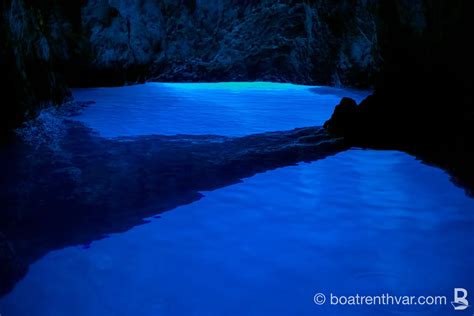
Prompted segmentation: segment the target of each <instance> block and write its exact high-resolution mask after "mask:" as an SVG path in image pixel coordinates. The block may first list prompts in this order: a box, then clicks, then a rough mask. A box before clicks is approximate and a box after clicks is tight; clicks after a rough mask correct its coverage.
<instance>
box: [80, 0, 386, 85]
mask: <svg viewBox="0 0 474 316" xmlns="http://www.w3.org/2000/svg"><path fill="white" fill-rule="evenodd" d="M374 12H375V4H374V3H373V1H363V0H352V1H348V0H345V1H328V0H323V1H314V2H308V1H301V0H300V1H236V0H214V1H202V0H201V1H199V0H193V1H191V0H186V1H184V0H182V1H171V0H161V1H158V2H157V1H153V0H90V1H87V4H86V5H85V6H84V7H83V10H82V27H83V34H84V40H85V42H86V43H87V44H86V45H87V47H88V55H89V57H90V59H89V60H86V61H85V64H86V65H87V67H80V70H82V73H80V74H79V75H75V77H76V78H81V81H83V80H84V78H86V82H75V84H89V85H97V84H114V83H116V84H121V81H122V82H123V81H128V82H134V81H140V80H161V81H229V80H246V81H249V80H250V81H252V80H272V81H285V82H294V83H304V84H327V85H344V86H356V87H367V86H370V85H371V83H372V82H373V76H374V74H375V72H376V70H377V68H378V64H379V63H378V62H379V60H378V58H377V54H378V51H377V34H376V26H375V18H374V14H375V13H374ZM84 69H87V70H86V71H84ZM71 73H76V72H74V71H72V72H71ZM111 77H115V78H114V79H112V80H111V79H110V78H111ZM88 79H90V80H91V81H89V80H88ZM94 81H95V82H94Z"/></svg>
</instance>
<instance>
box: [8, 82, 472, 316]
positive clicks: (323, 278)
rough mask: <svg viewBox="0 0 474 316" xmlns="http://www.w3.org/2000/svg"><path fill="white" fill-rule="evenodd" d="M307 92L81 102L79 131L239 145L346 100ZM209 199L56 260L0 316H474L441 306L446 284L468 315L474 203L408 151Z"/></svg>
mask: <svg viewBox="0 0 474 316" xmlns="http://www.w3.org/2000/svg"><path fill="white" fill-rule="evenodd" d="M309 89H310V88H308V87H301V86H291V85H280V84H275V85H273V84H201V85H196V84H193V85H191V84H147V85H139V86H132V87H124V88H107V89H105V88H104V89H90V90H89V89H87V90H77V91H75V95H76V97H77V98H78V99H82V100H95V101H96V102H97V103H96V104H94V105H91V106H90V107H89V108H87V109H86V110H85V112H84V113H83V114H82V115H80V116H79V117H77V119H78V120H80V121H83V122H85V123H86V124H88V125H89V126H90V127H92V128H93V129H95V130H96V131H97V132H98V133H99V134H100V135H102V136H104V137H116V136H126V135H127V136H130V135H141V134H154V133H159V134H179V133H186V134H200V133H204V134H218V135H244V134H250V133H254V132H261V131H269V130H280V129H289V128H294V127H301V126H306V125H320V124H321V122H323V121H324V120H325V119H326V118H327V117H328V116H329V114H330V113H331V112H332V109H333V107H334V105H335V104H336V103H337V101H338V99H339V98H340V95H341V94H344V93H345V92H344V91H342V90H332V89H326V88H315V89H314V90H309ZM317 89H320V93H319V94H318V93H317ZM162 90H163V91H164V92H161V91H162ZM328 91H329V92H331V93H328ZM346 93H347V94H351V95H353V96H355V97H357V96H358V97H360V98H362V97H363V92H360V93H359V92H354V91H347V92H346ZM221 113H222V115H221ZM328 113H329V114H328ZM203 194H204V195H205V197H204V198H203V199H201V200H199V201H197V202H195V203H193V204H190V205H186V206H181V207H178V208H176V209H174V210H173V211H170V212H167V213H164V214H162V215H161V217H160V218H153V219H150V220H151V222H150V223H149V224H147V225H143V226H138V227H135V228H134V229H132V230H130V231H128V232H126V233H123V234H116V235H111V236H110V237H109V238H107V239H104V240H101V241H97V242H94V243H93V244H92V245H91V247H90V248H88V249H84V248H83V247H70V248H66V249H62V250H58V251H54V252H51V253H49V254H48V255H47V256H45V257H44V258H42V259H41V260H39V261H38V262H36V263H35V264H33V265H32V266H31V267H30V271H29V273H28V275H27V276H26V277H25V278H24V279H23V280H22V281H21V282H20V283H19V284H18V285H17V286H16V288H15V289H14V291H13V292H12V293H11V294H9V295H8V296H7V297H5V298H4V299H3V300H1V301H0V313H1V314H2V316H3V315H7V316H8V315H35V316H43V315H44V316H46V315H47V316H52V315H68V316H69V315H71V316H74V315H88V316H95V315H102V316H103V315H150V316H152V315H219V316H220V315H415V314H416V315H450V314H453V315H471V314H472V310H471V311H469V310H467V311H464V312H455V311H454V310H453V308H452V307H451V305H450V304H449V302H450V301H451V300H452V297H453V289H454V288H455V287H462V288H466V289H468V290H470V293H471V295H473V297H472V298H471V300H472V302H474V276H473V267H474V238H472V237H473V233H474V200H472V199H470V198H468V197H466V196H465V194H464V193H463V191H462V190H461V189H459V188H457V187H456V186H454V185H453V184H452V183H451V182H450V181H449V177H448V175H446V174H445V173H444V172H443V171H441V170H439V169H437V168H434V167H430V166H427V165H424V164H422V163H421V162H419V161H417V160H416V159H415V158H413V157H411V156H409V155H407V154H405V153H401V152H396V151H373V150H359V149H353V150H349V151H346V152H343V153H340V154H338V155H336V156H332V157H329V158H326V159H324V160H320V161H317V162H314V163H309V164H299V165H297V166H290V167H286V168H281V169H278V170H274V171H269V172H266V173H263V174H258V175H256V176H254V177H252V178H249V179H245V180H244V181H243V182H242V183H239V184H235V185H232V186H229V187H225V188H222V189H219V190H216V191H212V192H203ZM318 292H321V293H324V294H326V295H329V294H330V293H334V294H335V295H356V294H360V295H381V294H385V293H389V294H392V295H425V296H427V295H445V296H447V298H448V305H443V306H431V307H429V306H330V305H327V304H326V305H323V306H317V305H316V304H314V302H313V296H314V295H315V294H316V293H318ZM472 302H471V304H473V303H472Z"/></svg>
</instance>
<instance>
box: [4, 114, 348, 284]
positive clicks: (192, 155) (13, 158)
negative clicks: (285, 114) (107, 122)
mask: <svg viewBox="0 0 474 316" xmlns="http://www.w3.org/2000/svg"><path fill="white" fill-rule="evenodd" d="M39 123H41V122H38V124H39ZM46 124H48V126H49V120H48V121H46ZM59 124H63V126H61V127H59V130H60V131H61V133H53V134H54V135H57V137H58V138H59V141H58V142H56V144H55V146H50V144H48V143H45V142H44V141H43V139H42V137H43V136H42V135H38V137H39V138H40V139H38V142H35V141H33V140H32V139H31V137H30V136H31V135H30V134H29V133H26V135H27V136H28V137H27V138H26V140H27V141H28V143H16V144H13V145H12V147H11V148H10V149H9V150H4V151H2V154H1V155H0V162H1V164H0V166H1V167H2V175H3V177H2V178H0V209H1V210H2V211H1V212H0V231H1V232H3V233H4V234H5V235H7V236H8V243H5V242H3V243H2V245H8V247H6V246H2V247H1V249H3V250H2V269H3V274H4V278H6V279H7V280H9V282H2V283H1V285H2V286H1V287H2V289H1V292H3V293H5V292H6V291H8V290H10V289H11V286H12V285H13V284H14V283H13V282H11V281H17V280H18V279H19V278H20V277H21V276H22V275H23V273H24V267H22V266H19V265H17V264H16V263H15V262H19V261H21V262H25V264H26V265H28V264H30V263H32V262H34V261H35V260H37V259H38V258H40V257H42V256H43V255H45V254H46V253H48V252H49V251H51V250H54V249H60V248H63V247H67V246H72V245H81V244H86V245H87V244H90V243H91V242H93V241H94V240H98V239H101V238H104V237H105V236H107V235H108V234H111V233H118V232H123V231H127V230H129V229H130V228H132V227H134V226H136V225H140V224H143V223H145V222H146V220H144V219H145V218H147V217H151V216H154V215H156V214H158V213H161V212H164V211H168V210H171V209H173V208H175V207H177V206H180V205H183V204H188V203H191V202H193V201H196V200H198V199H200V198H201V197H202V195H201V193H200V192H201V191H209V190H215V189H218V188H221V187H224V186H228V185H231V184H234V183H237V182H239V181H241V179H243V178H246V177H251V176H253V175H255V174H256V173H260V172H265V171H267V170H271V169H275V168H280V167H284V166H288V165H294V164H296V163H299V162H304V161H314V160H318V159H323V158H325V157H327V156H329V155H333V154H336V153H338V152H340V151H342V150H345V149H346V148H347V147H346V145H345V143H344V142H343V141H341V140H338V139H334V138H333V137H331V136H329V135H328V133H327V132H326V131H324V129H322V128H320V127H312V128H301V129H295V130H292V131H285V132H271V133H263V134H255V135H250V136H245V137H238V138H234V137H222V136H211V135H204V136H190V135H188V136H187V135H179V136H158V135H157V136H142V137H126V138H119V139H113V140H111V139H104V138H101V137H99V136H97V135H95V134H93V133H91V131H90V130H88V129H86V128H84V127H83V126H82V125H81V124H80V123H74V122H70V121H67V120H62V121H60V123H59ZM34 128H35V129H37V128H38V127H34ZM20 135H22V136H23V134H20ZM47 135H49V134H47ZM10 249H13V250H14V253H15V256H14V257H12V255H11V254H12V252H11V251H10ZM16 260H19V261H16ZM3 262H4V263H3Z"/></svg>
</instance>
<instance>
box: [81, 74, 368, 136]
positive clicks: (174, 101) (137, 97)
mask: <svg viewBox="0 0 474 316" xmlns="http://www.w3.org/2000/svg"><path fill="white" fill-rule="evenodd" d="M347 95H349V96H351V97H353V98H354V99H355V100H357V101H361V100H362V99H363V98H364V97H365V96H366V95H367V92H361V91H347V90H341V89H335V88H328V87H308V86H298V85H291V84H281V83H266V82H256V83H217V84H215V83H213V84H209V83H182V84H177V83H171V84H167V83H148V84H145V85H136V86H129V87H121V88H98V89H78V90H75V91H74V96H75V97H76V99H77V100H80V101H92V100H93V101H96V102H97V103H96V104H95V105H92V106H90V107H88V108H87V109H86V110H85V111H84V112H83V113H82V114H81V115H80V117H79V118H78V119H79V120H81V121H82V122H85V123H86V124H88V125H89V126H91V127H93V128H94V129H96V130H97V131H99V132H100V134H101V135H102V136H104V137H115V136H134V135H143V134H162V135H174V134H195V135H202V134H216V135H223V136H242V135H247V134H254V133H261V132H267V131H269V130H289V129H293V128H295V127H303V126H321V125H322V124H323V123H324V121H325V120H327V118H329V117H330V116H331V113H332V110H333V109H334V106H335V105H336V104H338V102H339V101H340V99H341V98H342V97H343V96H347Z"/></svg>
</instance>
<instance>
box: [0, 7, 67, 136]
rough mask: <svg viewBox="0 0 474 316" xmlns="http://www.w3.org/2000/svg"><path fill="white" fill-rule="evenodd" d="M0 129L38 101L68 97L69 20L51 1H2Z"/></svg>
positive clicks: (25, 115) (13, 123)
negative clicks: (63, 65) (65, 67)
mask: <svg viewBox="0 0 474 316" xmlns="http://www.w3.org/2000/svg"><path fill="white" fill-rule="evenodd" d="M0 12H1V14H0V45H1V46H0V71H1V76H0V78H1V87H2V105H1V106H0V135H3V134H4V133H3V132H4V131H7V130H9V129H10V128H11V127H13V126H16V125H17V124H19V123H21V122H22V121H23V120H25V119H28V118H30V117H32V116H34V115H35V112H36V111H37V110H38V109H39V108H42V107H45V106H49V105H53V104H60V103H62V102H64V101H65V100H67V98H68V97H69V96H70V93H69V91H68V88H67V84H66V81H65V79H64V74H63V72H62V70H61V65H62V64H64V62H65V61H66V60H67V59H68V58H69V56H68V54H69V53H68V47H69V45H67V44H66V43H65V42H66V41H67V40H68V38H70V37H71V34H72V24H71V22H70V21H68V20H66V19H65V16H66V15H64V14H63V13H62V12H61V10H60V8H59V7H58V6H56V5H55V4H54V3H53V2H50V1H32V2H29V1H24V0H4V1H0Z"/></svg>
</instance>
